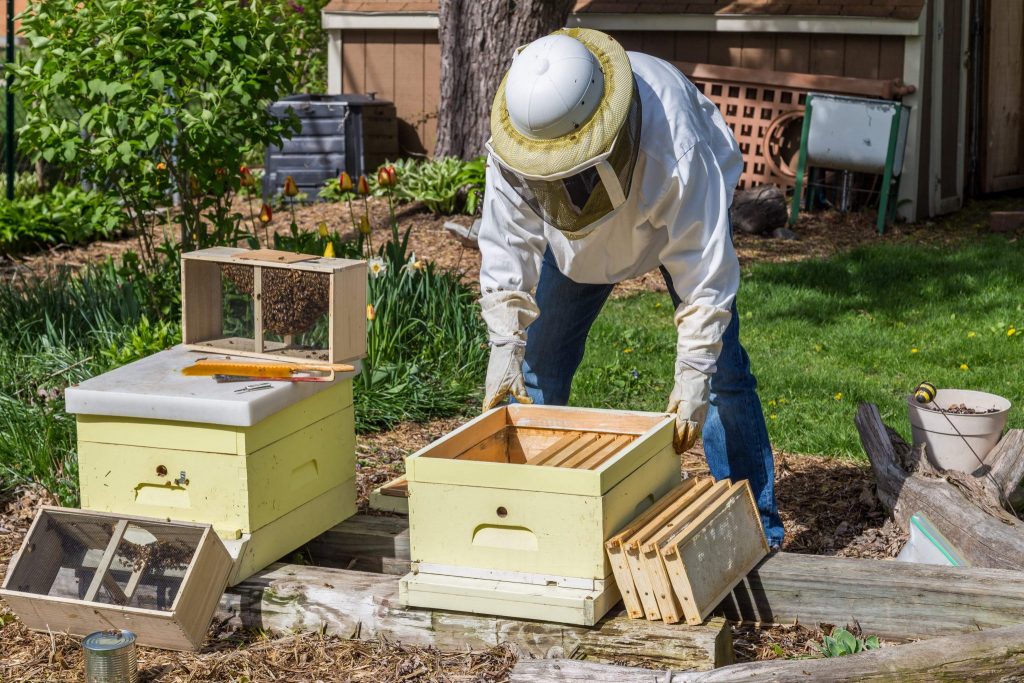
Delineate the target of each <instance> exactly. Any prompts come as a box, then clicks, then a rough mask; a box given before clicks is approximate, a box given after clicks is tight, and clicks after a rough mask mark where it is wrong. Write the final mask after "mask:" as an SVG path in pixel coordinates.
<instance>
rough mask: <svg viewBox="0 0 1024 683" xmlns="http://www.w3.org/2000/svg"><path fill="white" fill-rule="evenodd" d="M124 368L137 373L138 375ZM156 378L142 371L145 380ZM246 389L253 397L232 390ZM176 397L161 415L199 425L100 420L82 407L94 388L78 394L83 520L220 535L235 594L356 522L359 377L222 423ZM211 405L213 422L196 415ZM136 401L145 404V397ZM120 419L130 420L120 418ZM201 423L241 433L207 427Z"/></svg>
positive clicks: (194, 380) (176, 355)
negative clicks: (239, 585) (196, 526)
mask: <svg viewBox="0 0 1024 683" xmlns="http://www.w3.org/2000/svg"><path fill="white" fill-rule="evenodd" d="M163 353H164V354H170V356H169V357H168V358H165V359H164V361H165V362H164V365H165V366H168V367H171V368H172V369H173V368H174V367H177V366H179V365H181V366H183V365H184V364H187V363H190V362H191V361H192V360H194V358H197V357H199V356H198V355H196V354H189V353H188V352H186V351H184V350H183V349H180V348H177V349H173V350H171V351H165V352H163ZM158 355H159V354H158ZM147 360H149V359H147ZM144 362H145V361H140V363H144ZM150 365H155V364H154V363H152V362H151V363H150ZM126 368H127V370H128V373H130V372H131V366H126ZM126 368H121V369H119V370H115V371H114V372H115V373H116V372H119V371H125V370H126ZM146 370H147V368H142V371H141V374H142V376H143V377H145V376H147V374H146ZM152 372H154V371H153V370H152V368H149V373H150V374H152ZM90 381H91V380H90ZM174 381H175V382H187V383H189V384H191V385H192V386H193V387H198V391H200V392H203V391H219V392H221V393H222V394H223V393H224V392H225V391H226V392H230V393H233V391H234V389H225V388H224V387H220V386H216V387H215V386H213V385H214V384H215V383H214V381H213V380H212V379H210V378H204V377H190V378H180V379H179V378H177V377H175V378H174ZM107 382H108V384H107V387H109V382H110V380H109V379H108V380H107ZM133 386H135V387H137V390H138V391H145V390H146V387H147V384H146V382H145V381H144V380H143V381H140V383H138V384H134V385H133ZM183 386H188V385H183ZM227 386H229V387H230V386H231V385H227ZM239 386H244V385H237V384H236V385H234V387H235V388H237V387H239ZM107 387H99V388H98V389H99V391H97V390H95V389H94V390H92V391H91V395H92V396H93V397H95V396H99V395H100V393H101V392H102V390H103V389H104V388H107ZM173 389H174V388H173V387H172V389H171V390H170V391H169V390H167V389H166V388H165V389H164V390H163V393H162V394H160V395H159V396H153V395H150V399H149V402H150V403H152V404H153V405H154V406H155V407H154V409H153V411H152V412H153V414H154V415H159V416H166V415H174V414H177V415H179V416H181V417H182V418H193V419H174V420H171V419H160V418H159V417H154V418H148V417H140V416H126V415H123V414H110V415H104V414H94V413H95V411H99V410H103V406H102V405H100V406H97V405H82V404H83V403H85V399H84V398H83V396H85V397H88V396H89V395H90V387H89V385H88V382H87V383H83V385H82V386H81V387H80V388H78V392H79V395H77V396H76V395H75V394H74V392H72V391H71V390H69V399H68V400H69V412H78V415H77V424H78V462H79V465H78V468H79V481H80V485H81V496H82V508H83V509H88V510H98V511H104V512H118V513H123V514H134V515H143V516H149V517H160V518H169V519H174V520H181V521H189V522H203V523H208V524H210V525H212V526H213V528H214V530H215V531H216V532H217V534H218V535H219V536H220V537H221V538H222V539H223V540H224V541H225V544H226V545H227V547H228V550H229V552H231V553H232V555H233V557H234V558H235V562H236V567H235V571H234V573H233V574H232V576H231V579H230V581H231V583H236V582H238V581H241V580H242V579H244V578H245V577H246V576H248V575H250V574H252V573H253V572H255V571H258V570H259V569H261V568H262V567H264V566H266V565H267V564H269V563H271V562H274V561H276V560H277V559H279V558H280V557H282V556H284V555H285V554H287V553H288V552H290V551H292V550H294V549H295V548H296V547H298V546H300V545H301V544H302V543H304V542H306V541H308V540H310V539H311V538H313V537H315V536H316V535H318V534H319V533H321V532H323V531H326V530H327V529H328V528H330V527H331V526H333V525H335V524H337V523H339V522H341V521H342V520H344V519H346V518H347V517H350V516H351V515H353V514H355V430H354V413H353V410H354V408H353V404H352V380H351V378H350V377H349V378H342V379H338V380H335V381H334V382H332V383H330V384H324V385H322V386H316V387H312V386H303V387H298V386H296V385H290V386H281V385H278V386H277V387H275V388H274V389H272V391H279V390H283V391H284V393H285V394H287V395H286V396H284V397H273V396H257V395H256V394H257V392H253V395H252V396H246V395H244V394H242V395H239V399H240V400H239V401H238V402H236V403H238V405H234V404H231V406H230V407H231V408H234V409H236V410H235V411H234V412H232V411H231V410H226V411H225V413H224V415H222V416H219V417H218V416H217V415H216V414H214V413H215V412H216V409H217V407H218V405H219V404H218V403H217V401H215V400H214V399H213V398H211V397H209V396H194V397H191V398H192V402H189V401H187V400H184V402H181V401H179V402H178V403H168V401H167V398H168V397H167V394H168V393H174V391H173ZM291 389H296V390H297V391H294V392H292V391H290V390H291ZM260 393H262V392H260ZM178 398H179V399H180V397H178ZM217 398H219V397H217ZM231 398H234V397H233V396H232V397H231ZM271 399H273V400H274V403H273V405H272V406H271V407H270V408H264V409H263V410H262V411H257V412H256V413H255V414H253V408H251V407H249V406H248V405H246V409H247V410H248V411H249V412H247V413H245V414H244V415H243V416H242V417H239V415H240V414H241V413H240V412H239V411H241V410H242V405H243V401H249V402H250V403H251V402H252V401H256V400H271ZM203 400H207V401H208V402H209V405H210V406H212V407H210V408H209V409H208V410H209V411H210V413H209V414H206V415H202V414H200V415H196V411H199V410H202V408H203V405H206V404H203V405H201V406H199V407H194V406H193V405H192V403H194V402H201V401H203ZM227 400H228V399H221V400H220V403H224V402H225V401H227ZM135 401H137V402H139V403H140V404H142V405H145V403H146V399H145V398H144V397H136V398H135ZM161 401H163V403H161ZM76 408H77V410H76ZM176 411H177V412H176ZM110 412H124V411H121V410H117V408H116V407H115V408H114V409H112V410H110ZM262 413H266V414H265V415H264V414H262ZM196 417H201V418H203V419H206V420H220V421H221V422H236V423H237V422H242V423H243V424H219V423H216V422H209V421H203V422H201V421H197V420H196V419H194V418H196ZM245 422H251V423H252V424H244V423H245Z"/></svg>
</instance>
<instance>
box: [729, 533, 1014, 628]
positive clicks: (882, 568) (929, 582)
mask: <svg viewBox="0 0 1024 683" xmlns="http://www.w3.org/2000/svg"><path fill="white" fill-rule="evenodd" d="M716 614H721V615H723V616H725V617H726V618H727V619H731V620H733V621H745V622H774V623H788V624H791V623H793V622H800V623H803V624H808V625H815V624H819V623H827V624H835V625H837V626H846V625H851V626H852V625H858V626H860V628H861V629H863V631H864V632H865V633H868V634H874V635H878V636H881V637H883V638H887V639H891V640H912V639H916V638H931V637H934V636H943V635H951V634H954V633H970V632H973V631H978V630H981V629H992V628H998V627H1002V626H1010V625H1013V624H1021V623H1024V572H1019V571H1007V570H1003V569H981V568H961V567H941V566H934V565H927V564H915V563H911V562H894V561H892V560H861V559H854V558H847V557H821V556H817V555H797V554H794V553H778V554H776V555H772V556H769V557H768V558H766V559H765V560H764V561H763V562H762V563H761V564H760V565H759V566H758V567H757V568H756V569H754V570H753V571H752V572H750V574H748V575H747V576H746V578H744V580H743V581H742V583H740V584H739V585H738V586H737V587H736V588H735V590H733V592H732V594H731V595H729V596H728V597H726V599H725V600H724V601H722V604H721V605H719V608H718V610H717V611H716Z"/></svg>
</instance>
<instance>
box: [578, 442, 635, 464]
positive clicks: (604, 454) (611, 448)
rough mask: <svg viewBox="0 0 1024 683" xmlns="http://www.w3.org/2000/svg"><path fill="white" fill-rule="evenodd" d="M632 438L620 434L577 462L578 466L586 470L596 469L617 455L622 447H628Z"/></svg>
mask: <svg viewBox="0 0 1024 683" xmlns="http://www.w3.org/2000/svg"><path fill="white" fill-rule="evenodd" d="M632 442H633V440H632V439H631V438H629V437H628V436H626V435H625V434H620V435H618V436H616V437H615V438H614V439H612V440H611V442H610V443H608V444H607V445H606V446H605V447H604V448H603V449H601V450H599V451H597V452H595V453H594V454H593V455H591V456H590V457H588V458H587V459H586V460H584V461H583V462H581V463H580V464H579V467H581V468H582V469H587V470H596V469H597V468H599V467H601V466H602V465H604V464H605V463H606V462H608V461H609V460H611V459H612V458H614V457H615V456H617V455H618V454H619V453H621V452H622V451H623V450H624V449H626V448H628V447H629V444H631V443H632Z"/></svg>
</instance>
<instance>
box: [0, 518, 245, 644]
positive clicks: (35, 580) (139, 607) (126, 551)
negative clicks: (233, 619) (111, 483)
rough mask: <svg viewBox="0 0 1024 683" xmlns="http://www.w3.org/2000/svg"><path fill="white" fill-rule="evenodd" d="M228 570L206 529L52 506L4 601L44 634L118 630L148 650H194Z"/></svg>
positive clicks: (15, 566) (14, 568) (13, 572)
mask: <svg viewBox="0 0 1024 683" xmlns="http://www.w3.org/2000/svg"><path fill="white" fill-rule="evenodd" d="M230 571H231V558H230V557H229V555H228V553H227V551H226V550H225V549H224V546H223V545H222V544H221V542H220V541H219V540H218V539H217V536H216V534H214V533H213V531H212V529H211V528H210V527H209V526H208V525H201V524H188V523H181V522H167V521H164V520H156V519H147V518H143V517H134V516H123V515H111V514H103V513H96V512H85V511H82V510H71V509H65V508H54V507H44V508H42V509H41V510H40V511H39V513H38V514H37V515H36V518H35V521H34V522H33V523H32V527H31V528H30V529H29V532H28V535H27V536H26V537H25V540H24V542H23V543H22V546H21V550H20V551H19V552H18V554H17V555H15V557H14V559H13V560H12V561H11V567H10V571H9V572H8V573H7V577H6V578H5V579H4V583H3V588H2V589H0V596H3V598H4V600H5V601H6V602H7V603H8V604H9V605H10V606H11V609H13V610H14V611H15V612H16V613H17V614H18V616H19V617H20V618H21V620H22V621H23V622H25V624H26V625H27V626H28V627H29V628H31V629H33V630H36V631H47V632H52V633H61V632H67V633H71V634H73V635H76V636H84V635H87V634H89V633H92V632H94V631H100V630H105V629H109V628H119V629H127V630H129V631H132V632H134V633H135V634H136V636H137V638H138V642H139V644H140V645H147V646H153V647H162V648H168V649H171V650H192V649H196V648H198V647H199V646H200V645H201V644H202V642H203V639H204V638H205V637H206V631H207V629H208V628H209V626H210V618H211V617H212V615H213V611H214V609H215V608H216V607H217V602H218V600H219V599H220V596H221V593H223V591H224V585H225V582H226V580H227V577H228V573H229V572H230Z"/></svg>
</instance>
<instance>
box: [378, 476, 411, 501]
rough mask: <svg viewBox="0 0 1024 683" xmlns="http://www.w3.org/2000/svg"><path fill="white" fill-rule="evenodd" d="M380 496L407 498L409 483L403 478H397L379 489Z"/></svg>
mask: <svg viewBox="0 0 1024 683" xmlns="http://www.w3.org/2000/svg"><path fill="white" fill-rule="evenodd" d="M380 492H381V495H384V496H393V497H395V498H408V497H409V482H408V481H407V480H406V478H405V477H399V478H398V479H394V480H392V481H391V482H389V483H387V484H385V485H384V486H381V487H380Z"/></svg>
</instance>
